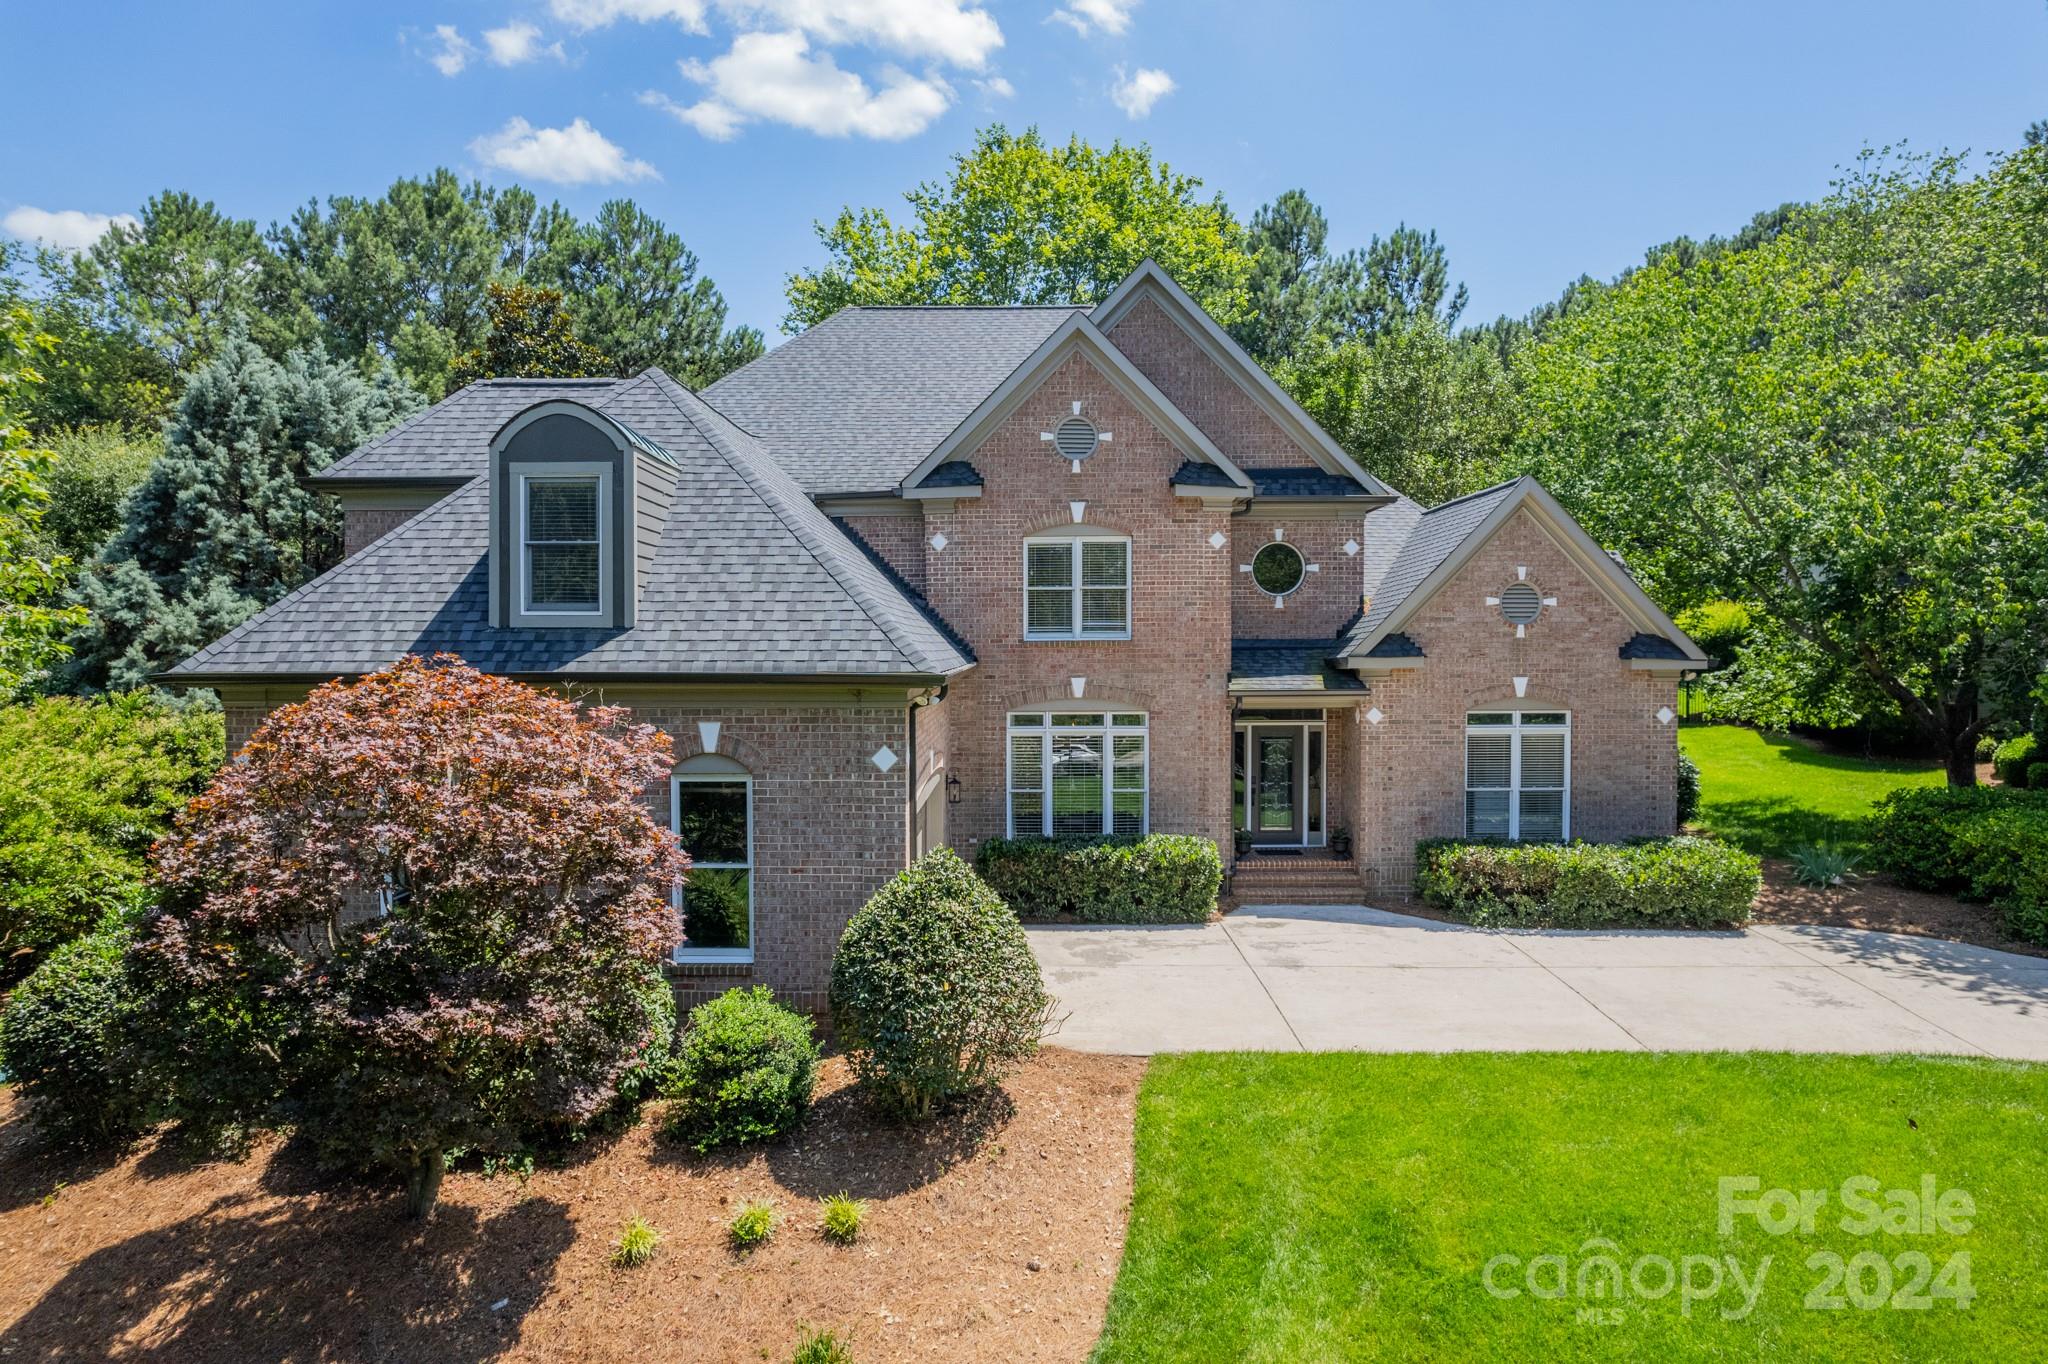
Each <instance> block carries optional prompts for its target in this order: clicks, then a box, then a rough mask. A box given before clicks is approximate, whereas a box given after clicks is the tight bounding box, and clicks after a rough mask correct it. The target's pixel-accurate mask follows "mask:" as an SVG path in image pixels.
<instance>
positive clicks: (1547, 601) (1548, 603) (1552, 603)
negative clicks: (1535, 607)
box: [1543, 597, 1557, 606]
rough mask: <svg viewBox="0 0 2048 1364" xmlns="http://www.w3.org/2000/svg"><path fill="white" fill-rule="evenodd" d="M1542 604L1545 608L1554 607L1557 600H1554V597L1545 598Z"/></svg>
mask: <svg viewBox="0 0 2048 1364" xmlns="http://www.w3.org/2000/svg"><path fill="white" fill-rule="evenodd" d="M1543 604H1544V605H1545V606H1555V605H1557V598H1555V597H1545V598H1544V599H1543Z"/></svg>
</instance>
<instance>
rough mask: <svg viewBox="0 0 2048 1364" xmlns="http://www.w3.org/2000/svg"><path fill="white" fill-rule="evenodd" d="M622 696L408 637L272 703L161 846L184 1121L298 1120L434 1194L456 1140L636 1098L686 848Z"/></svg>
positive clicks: (167, 1053)
mask: <svg viewBox="0 0 2048 1364" xmlns="http://www.w3.org/2000/svg"><path fill="white" fill-rule="evenodd" d="M673 761H674V755H673V752H672V750H671V747H670V744H669V740H668V737H667V736H666V735H665V734H663V733H661V732H660V731H659V730H656V729H654V728H653V727H651V726H648V725H635V724H632V723H631V722H630V720H629V718H628V716H627V713H626V712H625V711H623V710H620V709H618V708H617V707H609V706H592V707H588V708H585V707H580V706H578V705H576V704H575V703H574V702H572V701H569V700H567V699H565V698H563V697H561V696H558V695H555V694H552V693H548V692H542V691H539V690H536V689H534V688H532V687H527V686H523V685H521V684H519V683H516V682H512V681H508V680H506V679H503V678H496V677H488V676H485V675H484V674H482V673H480V672H477V671H476V670H475V669H473V668H470V667H468V666H466V665H464V664H463V663H462V662H461V661H460V660H459V659H453V658H449V657H446V656H443V657H440V658H436V659H433V660H431V661H429V660H424V659H419V658H406V659H403V660H401V661H400V662H398V663H397V664H394V665H393V666H392V667H390V668H388V669H386V670H384V671H383V672H380V673H375V674H372V675H370V676H368V677H365V678H363V679H362V680H361V681H359V682H354V683H341V682H335V683H329V684H328V685H326V686H323V687H318V688H315V689H314V691H313V692H312V694H311V695H310V696H308V697H307V698H306V700H305V701H303V702H301V703H299V704H297V705H290V706H284V707H280V708H279V709H278V710H276V711H273V712H272V713H271V714H270V716H269V718H267V719H266V720H265V721H264V722H263V724H262V726H261V727H260V728H258V730H257V731H256V734H255V736H254V737H253V738H251V739H250V741H249V743H248V745H247V747H246V748H244V749H243V751H242V753H241V755H240V756H239V758H238V760H237V761H236V762H234V763H232V764H230V765H229V766H228V767H226V768H225V769H223V770H222V772H221V773H220V775H219V776H218V777H217V778H216V779H215V781H214V783H213V785H212V787H211V788H210V789H209V790H208V791H207V792H206V793H205V794H204V795H201V796H200V797H198V798H197V799H195V800H194V801H193V802H192V803H191V805H189V806H188V807H187V808H186V810H185V811H184V813H183V814H182V815H180V816H179V818H178V821H177V824H176V827H175V829H174V831H173V832H172V833H171V834H170V836H169V837H167V838H166V839H165V840H164V841H163V842H162V843H160V844H159V845H158V846H157V849H156V852H155V878H156V889H157V894H158V898H159V908H158V909H157V910H156V912H154V913H153V914H151V915H150V916H149V917H148V918H146V919H145V920H144V921H143V922H142V924H141V925H140V926H139V928H138V929H137V931H136V938H135V945H134V947H133V948H132V949H131V951H130V953H129V960H130V965H131V970H132V971H133V972H134V974H135V975H136V976H137V977H138V978H139V979H140V980H141V982H142V988H141V992H140V995H139V998H138V1002H137V1008H138V1011H139V1012H138V1027H137V1029H136V1031H137V1033H138V1034H139V1035H140V1036H141V1037H143V1038H145V1039H151V1040H152V1041H153V1043H154V1046H153V1047H152V1051H153V1060H152V1067H153V1068H152V1071H151V1073H152V1075H153V1076H155V1077H159V1078H160V1079H161V1081H162V1083H163V1086H164V1088H165V1090H166V1091H167V1099H168V1102H169V1106H170V1107H171V1109H172V1111H173V1113H174V1115H175V1116H178V1117H181V1118H184V1119H185V1120H187V1121H188V1122H191V1123H195V1124H197V1125H200V1126H202V1127H204V1126H209V1125H217V1126H234V1125H242V1126H260V1125H264V1124H275V1123H280V1122H290V1123H293V1124H295V1125H297V1126H298V1127H299V1128H300V1130H301V1131H303V1132H304V1133H305V1134H306V1135H307V1136H309V1137H310V1138H312V1140H313V1141H314V1142H315V1144H316V1146H317V1148H318V1149H319V1150H320V1151H321V1152H322V1153H323V1154H325V1155H326V1156H327V1157H328V1158H329V1159H331V1160H332V1161H335V1162H338V1163H346V1164H350V1165H354V1166H360V1167H368V1168H377V1169H383V1170H388V1171H390V1172H391V1173H392V1174H394V1175H395V1176H397V1177H399V1178H400V1179H402V1180H403V1182H404V1184H405V1186H406V1193H407V1206H408V1208H409V1210H410V1211H411V1212H412V1213H413V1214H414V1215H416V1216H423V1215H425V1213H426V1212H427V1211H428V1210H429V1209H430V1208H431V1207H432V1206H433V1203H434V1200H435V1197H436V1195H437V1193H438V1191H439V1187H440V1182H441V1176H442V1173H443V1171H444V1170H445V1168H446V1155H445V1153H446V1152H448V1151H450V1150H452V1149H456V1148H467V1149H469V1150H472V1151H477V1152H485V1153H488V1152H503V1151H517V1150H523V1149H530V1148H532V1147H533V1146H535V1145H536V1144H539V1143H541V1142H544V1141H545V1140H546V1139H547V1138H548V1137H549V1136H550V1134H556V1135H559V1134H560V1133H561V1132H563V1131H564V1130H570V1131H573V1130H575V1129H577V1128H578V1127H580V1126H581V1125H583V1124H587V1123H591V1122H592V1121H593V1120H595V1119H597V1118H599V1117H600V1116H601V1115H603V1114H605V1113H606V1112H607V1111H608V1110H611V1109H612V1108H613V1106H614V1105H616V1104H619V1103H620V1102H622V1101H625V1102H631V1101H633V1100H634V1099H635V1098H637V1091H638V1089H639V1088H640V1087H641V1082H644V1077H645V1075H646V1073H647V1071H648V1070H649V1069H650V1068H651V1066H650V1060H649V1058H650V1057H656V1056H658V1055H659V1054H660V1053H661V1052H662V1051H664V1050H665V1048H666V1046H667V1037H666V1033H665V1018H666V1017H672V1012H671V1013H669V1014H667V1015H664V1014H663V1011H662V1006H661V1004H660V1002H659V1000H658V998H657V996H656V993H655V992H654V991H653V990H651V989H650V988H649V987H650V973H654V972H657V971H658V969H659V965H660V963H661V962H662V961H663V960H664V959H665V958H666V956H667V954H668V952H669V949H670V947H671V946H672V945H673V943H674V942H675V941H676V938H677V925H676V916H675V912H674V909H673V908H672V906H671V904H670V899H669V895H670V890H671V888H672V887H673V886H674V885H675V883H676V880H677V878H679V877H680V876H682V875H683V874H684V873H685V872H686V871H687V869H688V862H687V859H686V858H684V857H683V855H682V853H681V852H680V851H679V850H678V848H677V845H676V841H675V839H674V837H673V836H672V835H671V834H670V833H669V832H668V830H667V829H665V828H663V827H662V826H661V824H659V823H658V822H656V820H655V819H654V817H653V814H652V813H651V812H650V811H649V809H648V807H647V804H646V799H645V797H646V791H647V789H648V787H649V786H650V785H652V784H654V783H656V782H659V781H662V780H665V779H666V777H667V775H668V773H669V771H670V769H671V767H672V766H673Z"/></svg>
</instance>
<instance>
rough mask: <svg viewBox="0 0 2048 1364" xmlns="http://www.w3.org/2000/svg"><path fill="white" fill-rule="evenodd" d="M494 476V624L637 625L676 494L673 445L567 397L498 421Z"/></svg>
mask: <svg viewBox="0 0 2048 1364" xmlns="http://www.w3.org/2000/svg"><path fill="white" fill-rule="evenodd" d="M490 479H491V543H490V557H489V569H490V588H491V621H492V623H493V624H495V625H501V626H508V627H518V628H523V629H591V630H623V629H627V628H629V627H630V626H631V625H632V624H633V622H634V618H635V614H636V607H637V605H638V602H639V596H640V589H641V588H642V586H643V585H644V584H645V581H646V576H647V565H648V560H649V559H650V557H651V555H652V553H653V547H654V545H655V544H656V543H657V542H658V541H659V540H660V538H661V531H662V527H663V525H664V524H665V523H666V522H667V519H668V509H669V504H670V502H671V500H672V498H673V496H674V493H675V484H676V463H675V460H674V459H673V458H672V457H670V455H669V454H668V452H667V451H665V450H663V449H662V448H661V447H660V446H658V445H656V444H655V443H654V442H652V441H650V440H648V439H647V438H646V437H644V436H641V435H640V434H638V433H637V432H635V431H634V430H632V428H630V427H628V426H625V425H624V424H622V423H621V422H619V421H617V420H616V419H614V418H612V417H610V416H607V415H606V414H604V413H602V412H599V411H597V410H596V409H594V408H590V407H586V406H585V405H583V404H582V403H579V402H573V401H569V400H566V399H558V400H555V401H551V402H544V403H539V404H536V405H535V406H533V407H529V408H527V409H526V410H525V411H524V412H521V413H520V414H519V415H518V416H516V417H514V418H512V420H510V421H508V422H507V423H505V425H504V426H503V427H502V428H500V429H499V431H498V434H497V435H496V436H495V437H493V438H492V440H491V469H490Z"/></svg>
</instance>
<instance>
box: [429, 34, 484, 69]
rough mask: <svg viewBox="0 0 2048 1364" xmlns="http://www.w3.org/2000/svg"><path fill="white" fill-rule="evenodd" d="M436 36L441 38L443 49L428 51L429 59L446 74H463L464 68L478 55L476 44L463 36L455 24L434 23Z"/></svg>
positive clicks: (435, 67)
mask: <svg viewBox="0 0 2048 1364" xmlns="http://www.w3.org/2000/svg"><path fill="white" fill-rule="evenodd" d="M434 36H435V37H436V38H438V39H440V41H441V50H440V51H439V52H430V53H428V54H427V60H428V61H430V62H432V63H433V64H434V69H435V70H436V71H439V72H440V73H441V74H442V75H444V76H459V75H461V74H462V68H463V67H465V66H468V65H469V59H470V58H471V57H474V56H475V55H476V44H474V43H472V42H470V40H469V39H467V38H465V37H463V36H462V34H461V33H460V32H459V31H458V30H457V29H456V27H455V25H453V24H436V25H434Z"/></svg>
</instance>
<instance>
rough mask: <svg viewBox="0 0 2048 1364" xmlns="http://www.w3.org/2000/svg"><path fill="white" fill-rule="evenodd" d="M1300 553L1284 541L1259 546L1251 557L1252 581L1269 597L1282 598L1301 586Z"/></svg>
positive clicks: (1302, 570)
mask: <svg viewBox="0 0 2048 1364" xmlns="http://www.w3.org/2000/svg"><path fill="white" fill-rule="evenodd" d="M1304 572H1305V570H1304V569H1303V567H1302V562H1301V551H1300V550H1298V549H1296V548H1295V547H1294V546H1293V545H1290V544H1288V543H1287V542H1286V541H1285V540H1275V541H1274V542H1273V543H1272V544H1270V545H1261V546H1260V547H1259V552H1258V553H1257V554H1254V555H1253V556H1252V581H1253V582H1255V583H1257V584H1258V585H1259V590H1260V591H1261V592H1264V593H1266V594H1267V595H1269V596H1274V597H1284V596H1286V595H1287V594H1288V593H1289V592H1292V591H1293V590H1294V589H1295V588H1297V587H1300V586H1301V579H1302V575H1303V573H1304Z"/></svg>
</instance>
